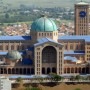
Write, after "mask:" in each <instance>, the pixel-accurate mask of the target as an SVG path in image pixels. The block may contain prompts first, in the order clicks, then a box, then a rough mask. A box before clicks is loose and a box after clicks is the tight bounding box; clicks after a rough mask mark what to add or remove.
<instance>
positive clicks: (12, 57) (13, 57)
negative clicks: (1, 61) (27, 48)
mask: <svg viewBox="0 0 90 90" xmlns="http://www.w3.org/2000/svg"><path fill="white" fill-rule="evenodd" d="M6 58H8V59H10V60H13V61H15V60H19V59H20V58H22V56H21V54H20V53H19V52H18V51H14V50H12V51H9V52H8V53H7V55H6Z"/></svg>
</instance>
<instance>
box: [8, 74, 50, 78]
mask: <svg viewBox="0 0 90 90" xmlns="http://www.w3.org/2000/svg"><path fill="white" fill-rule="evenodd" d="M19 77H21V78H23V79H28V78H41V77H42V78H48V77H50V76H49V75H12V76H9V79H16V78H19Z"/></svg>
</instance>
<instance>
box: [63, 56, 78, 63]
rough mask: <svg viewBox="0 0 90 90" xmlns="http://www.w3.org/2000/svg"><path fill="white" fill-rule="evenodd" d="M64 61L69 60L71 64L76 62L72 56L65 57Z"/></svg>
mask: <svg viewBox="0 0 90 90" xmlns="http://www.w3.org/2000/svg"><path fill="white" fill-rule="evenodd" d="M64 60H71V61H72V62H77V58H76V57H72V56H65V57H64Z"/></svg>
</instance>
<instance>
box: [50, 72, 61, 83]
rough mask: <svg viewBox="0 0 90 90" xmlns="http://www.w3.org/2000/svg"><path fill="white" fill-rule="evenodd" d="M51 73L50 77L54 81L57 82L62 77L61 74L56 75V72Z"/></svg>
mask: <svg viewBox="0 0 90 90" xmlns="http://www.w3.org/2000/svg"><path fill="white" fill-rule="evenodd" d="M50 75H51V79H52V80H53V81H54V82H56V83H57V82H58V81H61V80H62V77H61V76H59V75H57V74H54V73H52V74H50Z"/></svg>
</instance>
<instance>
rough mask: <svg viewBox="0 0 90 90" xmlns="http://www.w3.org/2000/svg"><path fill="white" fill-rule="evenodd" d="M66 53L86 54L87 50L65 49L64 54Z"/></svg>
mask: <svg viewBox="0 0 90 90" xmlns="http://www.w3.org/2000/svg"><path fill="white" fill-rule="evenodd" d="M66 54H82V55H83V54H85V51H71V50H70V51H66V50H65V51H64V55H66Z"/></svg>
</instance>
